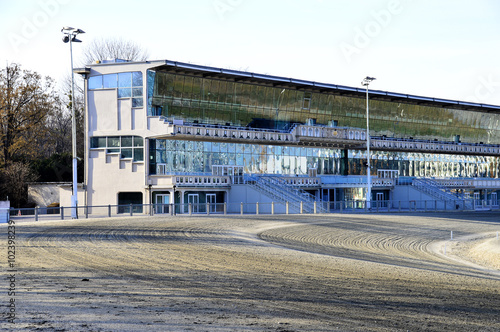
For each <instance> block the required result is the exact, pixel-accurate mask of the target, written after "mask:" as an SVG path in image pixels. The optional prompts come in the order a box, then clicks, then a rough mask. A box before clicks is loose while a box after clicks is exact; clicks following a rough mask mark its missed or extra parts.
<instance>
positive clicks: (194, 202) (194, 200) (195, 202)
mask: <svg viewBox="0 0 500 332" xmlns="http://www.w3.org/2000/svg"><path fill="white" fill-rule="evenodd" d="M188 204H191V206H192V210H191V211H193V213H197V212H199V211H200V209H199V208H200V206H199V204H200V195H198V194H188Z"/></svg>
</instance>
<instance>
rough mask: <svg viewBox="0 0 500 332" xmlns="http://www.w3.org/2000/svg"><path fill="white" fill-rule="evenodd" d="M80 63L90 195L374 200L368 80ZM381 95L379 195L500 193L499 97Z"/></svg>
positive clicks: (166, 209)
mask: <svg viewBox="0 0 500 332" xmlns="http://www.w3.org/2000/svg"><path fill="white" fill-rule="evenodd" d="M75 72H78V73H80V74H82V75H83V76H84V78H85V101H86V104H85V119H86V123H85V139H86V142H85V145H86V149H85V151H86V152H85V183H84V184H83V186H82V192H81V194H80V196H79V205H80V206H81V205H87V206H96V205H108V204H111V205H116V204H118V205H127V204H130V203H133V204H155V213H172V212H173V211H172V208H173V206H172V205H171V204H175V212H176V213H186V212H187V211H188V210H189V212H190V213H195V212H206V209H210V210H213V212H217V211H221V209H222V204H223V203H225V204H224V209H227V210H228V211H229V212H237V211H240V209H241V208H242V205H243V204H247V203H248V204H250V203H251V204H254V203H257V202H260V203H270V202H275V203H277V204H278V205H276V206H277V208H278V206H280V207H279V208H281V209H285V208H286V209H288V208H289V209H292V210H293V209H296V210H299V209H306V207H307V206H312V205H311V204H312V203H314V202H316V203H314V206H315V207H316V208H318V209H320V211H323V212H324V211H332V210H337V209H339V208H340V207H344V208H346V207H348V204H351V205H350V206H352V207H363V206H364V207H366V204H364V202H366V200H367V197H366V192H367V190H366V187H367V176H366V170H367V168H366V161H367V149H366V141H367V139H366V95H365V94H366V90H365V88H363V87H359V88H358V87H348V86H341V85H335V84H325V83H318V82H310V81H304V80H300V79H290V78H284V77H276V76H269V75H261V74H256V73H250V72H242V71H235V70H228V69H221V68H213V67H206V66H198V65H193V64H187V63H180V62H173V61H168V60H165V61H146V62H124V61H118V60H115V61H106V62H103V63H98V64H93V65H89V66H88V67H86V68H83V69H77V70H75ZM369 105H370V161H371V170H372V177H371V182H372V183H371V187H372V190H371V192H372V195H371V199H370V200H371V201H372V202H375V203H377V204H378V205H376V206H377V207H385V208H389V209H390V208H393V209H394V208H401V204H403V208H405V207H407V208H411V204H412V203H411V202H414V204H417V203H416V202H419V201H422V202H423V201H434V203H433V204H434V206H436V204H438V203H439V204H444V206H445V208H449V209H452V208H453V209H457V208H465V207H466V205H467V204H468V206H469V207H470V204H473V206H485V204H486V205H488V206H497V205H498V200H497V192H498V190H499V189H500V181H499V179H498V178H499V175H500V107H499V106H493V105H483V104H476V103H468V102H459V101H452V100H444V99H439V98H429V97H421V96H412V95H406V94H400V93H391V92H385V91H377V90H370V91H369ZM286 202H288V203H286ZM300 202H303V203H300ZM398 202H399V203H398ZM401 202H403V203H401ZM447 202H448V205H446V203H447ZM457 202H458V203H457ZM485 202H486V203H485ZM242 203H243V204H242ZM339 203H342V204H341V205H339ZM347 203H348V204H347ZM476 203H477V205H476ZM280 204H281V205H280ZM308 204H309V205H308ZM425 204H427V203H425ZM68 205H69V204H68ZM374 206H375V205H374ZM369 207H370V206H369ZM429 207H431V205H429ZM272 208H273V209H274V205H272ZM426 208H427V206H426ZM311 209H312V208H311ZM145 212H146V211H145Z"/></svg>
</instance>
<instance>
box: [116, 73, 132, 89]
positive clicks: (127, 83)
mask: <svg viewBox="0 0 500 332" xmlns="http://www.w3.org/2000/svg"><path fill="white" fill-rule="evenodd" d="M131 86H132V73H120V74H118V87H120V88H127V87H131Z"/></svg>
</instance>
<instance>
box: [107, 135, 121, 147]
mask: <svg viewBox="0 0 500 332" xmlns="http://www.w3.org/2000/svg"><path fill="white" fill-rule="evenodd" d="M111 147H120V137H118V136H112V137H108V148H111Z"/></svg>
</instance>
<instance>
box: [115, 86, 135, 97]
mask: <svg viewBox="0 0 500 332" xmlns="http://www.w3.org/2000/svg"><path fill="white" fill-rule="evenodd" d="M130 97H132V90H131V89H130V88H122V89H118V98H130Z"/></svg>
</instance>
